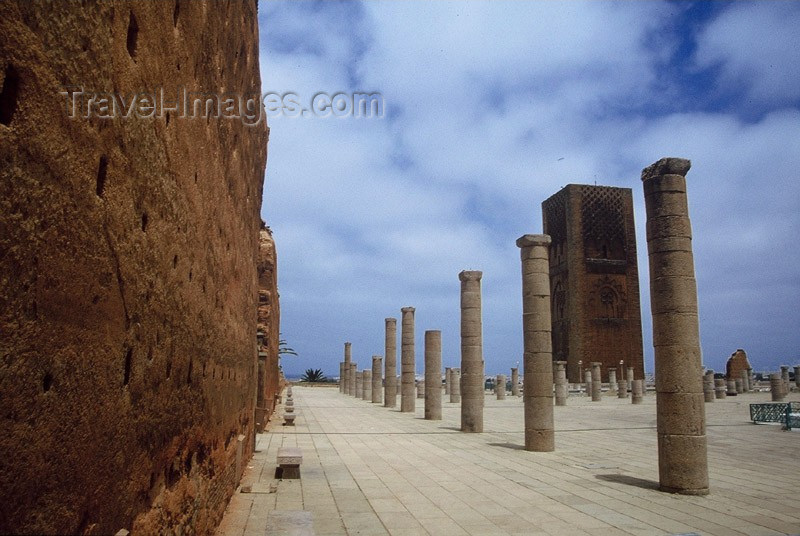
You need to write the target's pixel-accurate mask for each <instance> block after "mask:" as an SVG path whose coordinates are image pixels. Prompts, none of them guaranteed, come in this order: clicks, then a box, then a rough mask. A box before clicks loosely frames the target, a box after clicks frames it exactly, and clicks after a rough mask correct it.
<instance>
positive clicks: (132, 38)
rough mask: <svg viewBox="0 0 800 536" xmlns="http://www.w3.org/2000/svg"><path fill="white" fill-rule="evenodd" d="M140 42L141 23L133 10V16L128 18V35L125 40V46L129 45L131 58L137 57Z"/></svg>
mask: <svg viewBox="0 0 800 536" xmlns="http://www.w3.org/2000/svg"><path fill="white" fill-rule="evenodd" d="M138 44H139V24H137V22H136V16H135V15H134V14H133V12H132V11H131V18H130V19H129V20H128V37H127V39H126V41H125V46H127V47H128V55H129V56H130V57H131V58H135V57H136V47H137V46H138Z"/></svg>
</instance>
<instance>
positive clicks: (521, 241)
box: [517, 234, 552, 248]
mask: <svg viewBox="0 0 800 536" xmlns="http://www.w3.org/2000/svg"><path fill="white" fill-rule="evenodd" d="M551 242H552V240H551V239H550V235H546V234H526V235H522V236H520V237H519V238H517V247H518V248H527V247H530V246H549V245H550V243H551Z"/></svg>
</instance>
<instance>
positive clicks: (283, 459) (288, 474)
mask: <svg viewBox="0 0 800 536" xmlns="http://www.w3.org/2000/svg"><path fill="white" fill-rule="evenodd" d="M302 463H303V451H302V450H301V449H300V448H299V447H281V448H279V449H278V471H277V475H276V476H277V477H278V478H287V479H289V478H300V464H302Z"/></svg>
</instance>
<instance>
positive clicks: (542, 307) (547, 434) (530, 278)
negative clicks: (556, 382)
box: [517, 234, 555, 452]
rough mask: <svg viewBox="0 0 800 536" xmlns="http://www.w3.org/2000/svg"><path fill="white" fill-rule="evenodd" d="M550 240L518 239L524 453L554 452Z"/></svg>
mask: <svg viewBox="0 0 800 536" xmlns="http://www.w3.org/2000/svg"><path fill="white" fill-rule="evenodd" d="M550 242H551V240H550V236H549V235H544V234H539V235H524V236H521V237H520V238H518V239H517V247H519V248H520V259H521V261H522V333H523V357H524V362H523V374H524V378H525V379H524V380H523V386H522V388H523V399H524V403H525V404H524V405H525V450H529V451H535V452H551V451H553V450H555V432H554V427H553V353H552V346H551V344H552V343H551V338H550V332H551V326H550V266H549V260H548V259H549V252H548V249H549V247H550Z"/></svg>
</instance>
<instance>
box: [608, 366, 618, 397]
mask: <svg viewBox="0 0 800 536" xmlns="http://www.w3.org/2000/svg"><path fill="white" fill-rule="evenodd" d="M608 390H609V391H616V390H617V369H616V367H611V368H609V369H608Z"/></svg>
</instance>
